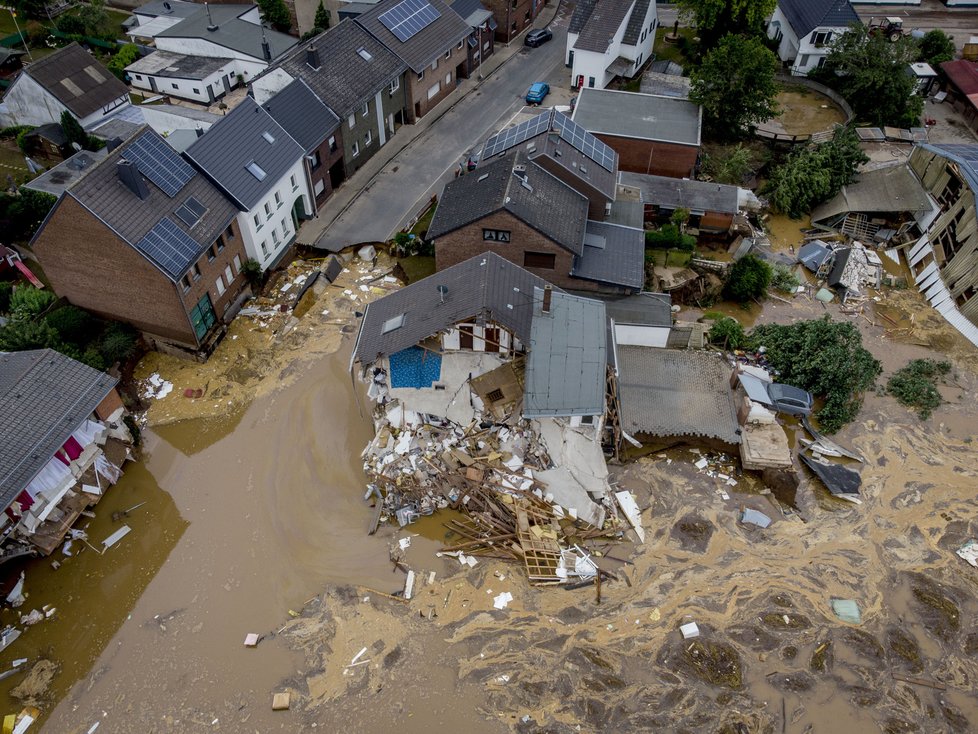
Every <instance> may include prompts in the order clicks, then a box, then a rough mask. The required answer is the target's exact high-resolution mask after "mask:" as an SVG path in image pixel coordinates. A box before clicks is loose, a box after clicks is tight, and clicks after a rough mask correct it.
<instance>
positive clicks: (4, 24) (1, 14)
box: [0, 10, 24, 37]
mask: <svg viewBox="0 0 978 734" xmlns="http://www.w3.org/2000/svg"><path fill="white" fill-rule="evenodd" d="M20 21H21V18H20V17H18V18H17V22H18V23H20ZM20 29H21V30H24V26H23V25H21V27H20ZM16 32H17V28H16V27H15V26H14V19H13V17H12V16H11V15H10V11H9V10H0V37H6V36H12V35H13V34H14V33H16Z"/></svg>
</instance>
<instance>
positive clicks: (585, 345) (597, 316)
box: [523, 289, 607, 418]
mask: <svg viewBox="0 0 978 734" xmlns="http://www.w3.org/2000/svg"><path fill="white" fill-rule="evenodd" d="M542 303H543V291H542V290H539V289H537V290H536V291H535V292H534V312H533V321H532V323H531V325H530V342H529V349H530V355H529V357H528V358H527V361H526V385H525V388H524V392H523V415H524V417H526V418H539V417H542V416H572V415H604V407H605V400H604V398H605V385H606V384H607V358H606V349H607V336H606V323H607V317H606V316H605V310H604V304H603V303H601V301H595V300H592V299H590V298H581V297H580V296H572V295H570V294H568V293H553V294H552V295H551V301H550V313H543V310H542ZM524 343H525V342H524Z"/></svg>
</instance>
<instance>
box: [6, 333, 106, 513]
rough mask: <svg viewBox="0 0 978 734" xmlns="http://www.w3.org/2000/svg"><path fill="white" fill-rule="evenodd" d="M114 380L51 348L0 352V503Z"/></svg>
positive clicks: (49, 454)
mask: <svg viewBox="0 0 978 734" xmlns="http://www.w3.org/2000/svg"><path fill="white" fill-rule="evenodd" d="M117 382H118V380H117V379H116V378H114V377H110V376H109V375H107V374H105V373H104V372H99V371H98V370H96V369H93V368H91V367H89V366H88V365H86V364H82V363H81V362H78V361H76V360H74V359H71V358H70V357H66V356H64V355H63V354H59V353H58V352H55V351H54V350H53V349H34V350H30V351H26V352H12V353H0V428H2V435H3V437H4V438H3V440H2V441H0V507H7V506H9V505H10V503H11V502H13V501H14V499H15V498H16V497H17V495H18V494H20V492H21V491H22V490H23V489H24V487H26V486H27V485H28V484H30V482H31V480H32V479H33V478H34V476H35V475H36V474H37V473H38V472H39V471H40V470H41V469H42V468H43V467H44V465H45V464H47V463H48V461H50V459H51V457H52V456H54V452H55V451H57V450H58V449H59V448H61V446H62V445H63V444H64V442H65V441H67V440H68V437H69V436H71V434H72V432H73V431H74V430H75V429H77V428H78V426H79V425H81V423H82V421H84V420H85V419H86V418H88V416H89V415H91V414H92V413H93V412H94V411H95V408H96V407H98V405H99V403H101V402H102V400H104V399H105V397H106V395H108V394H109V392H110V391H111V390H112V388H114V387H115V385H116V383H117Z"/></svg>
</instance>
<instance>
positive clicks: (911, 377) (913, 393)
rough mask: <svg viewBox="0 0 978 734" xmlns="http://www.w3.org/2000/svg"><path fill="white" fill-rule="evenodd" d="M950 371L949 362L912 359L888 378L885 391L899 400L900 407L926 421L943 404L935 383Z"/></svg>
mask: <svg viewBox="0 0 978 734" xmlns="http://www.w3.org/2000/svg"><path fill="white" fill-rule="evenodd" d="M950 371H951V363H950V362H935V361H934V360H932V359H914V360H912V361H911V362H910V363H909V364H908V365H907V366H906V367H902V368H900V369H898V370H897V371H896V372H894V373H893V374H892V375H891V376H890V379H889V380H887V382H886V391H887V392H888V393H889V394H890V395H892V396H893V397H895V398H896V399H897V400H899V401H900V404H901V405H905V406H907V407H908V408H912V409H914V410H916V411H917V416H918V417H919V418H920V419H921V420H927V419H928V418H930V414H931V412H932V411H934V410H935V409H937V408H939V407H940V406H941V403H943V402H944V398H943V397H941V392H940V390H938V389H937V381H938V380H941V379H943V378H944V377H946V376H947V374H948V373H949V372H950Z"/></svg>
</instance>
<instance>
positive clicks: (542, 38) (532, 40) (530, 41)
mask: <svg viewBox="0 0 978 734" xmlns="http://www.w3.org/2000/svg"><path fill="white" fill-rule="evenodd" d="M553 37H554V34H553V32H551V30H550V29H549V28H537V29H536V30H532V31H530V32H529V33H527V34H526V40H524V41H523V43H524V44H525V45H527V46H529V47H530V48H536V47H537V46H542V45H543V44H545V43H546V42H547V41H549V40H551V39H553Z"/></svg>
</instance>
